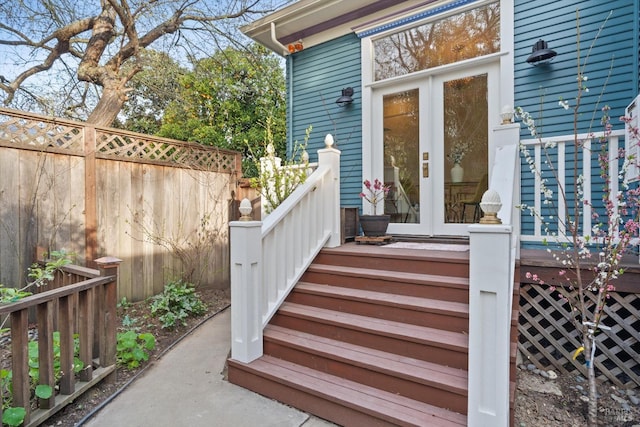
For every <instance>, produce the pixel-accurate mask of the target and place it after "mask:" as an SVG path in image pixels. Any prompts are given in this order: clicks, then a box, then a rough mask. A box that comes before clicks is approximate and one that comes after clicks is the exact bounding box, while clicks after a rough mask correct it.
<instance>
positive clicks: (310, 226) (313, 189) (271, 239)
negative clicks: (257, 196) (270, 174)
mask: <svg viewBox="0 0 640 427" xmlns="http://www.w3.org/2000/svg"><path fill="white" fill-rule="evenodd" d="M249 209H250V208H249ZM339 245H340V151H338V150H336V149H334V148H333V138H332V137H331V135H327V137H326V138H325V148H324V149H321V150H318V167H317V169H316V170H315V171H314V172H313V173H312V174H311V175H310V176H309V177H308V178H307V179H306V181H305V182H304V184H302V185H300V186H299V187H298V188H296V189H295V190H294V192H293V193H292V194H291V195H290V196H289V197H288V198H287V199H286V200H285V201H284V202H283V203H282V204H281V205H280V206H278V207H277V208H276V209H274V210H273V211H272V212H271V213H270V214H269V216H267V218H266V219H265V220H264V221H263V222H261V221H242V220H241V221H234V222H231V224H230V247H231V259H230V262H231V335H232V337H231V338H232V343H231V357H232V359H234V360H238V361H240V362H244V363H249V362H251V361H252V360H255V359H257V358H258V357H260V356H262V332H263V329H264V327H265V326H266V325H267V323H268V322H269V320H270V319H271V317H272V316H273V315H274V314H275V312H276V311H277V310H278V308H279V307H280V305H281V304H282V302H283V301H284V299H285V298H286V296H287V295H288V294H289V292H290V291H291V289H292V288H293V286H294V285H295V284H296V283H297V282H298V280H299V279H300V277H301V276H302V274H303V273H304V272H305V270H306V269H307V267H308V266H309V265H310V264H311V262H312V261H313V259H314V258H315V256H316V255H317V254H318V252H320V250H321V249H322V248H323V247H336V246H339Z"/></svg>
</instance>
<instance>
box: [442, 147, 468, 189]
mask: <svg viewBox="0 0 640 427" xmlns="http://www.w3.org/2000/svg"><path fill="white" fill-rule="evenodd" d="M470 151H471V146H470V144H469V143H468V142H460V143H454V144H453V146H452V147H451V151H450V153H449V154H447V159H448V160H449V161H450V162H451V163H453V167H452V168H451V182H462V180H463V178H464V169H463V168H462V166H461V164H462V159H464V156H466V155H467V154H468V153H469V152H470Z"/></svg>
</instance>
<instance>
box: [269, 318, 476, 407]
mask: <svg viewBox="0 0 640 427" xmlns="http://www.w3.org/2000/svg"><path fill="white" fill-rule="evenodd" d="M264 340H265V341H264V346H265V347H264V348H265V354H268V355H270V356H274V357H277V358H279V359H285V360H288V361H290V362H293V363H296V364H298V365H302V366H306V367H308V368H312V369H315V370H318V371H321V372H324V373H328V374H332V375H338V376H340V377H341V378H344V379H347V380H350V381H355V382H357V383H360V384H364V385H367V386H369V387H375V388H377V389H380V390H384V391H387V392H389V393H394V394H398V395H401V396H405V397H409V398H411V399H414V400H419V401H422V402H425V403H429V404H431V405H435V406H438V407H440V408H445V409H448V410H452V411H454V412H458V413H463V414H466V412H467V371H466V370H462V369H455V368H451V367H447V366H442V365H438V364H435V363H431V362H425V361H423V360H418V359H414V358H410V357H404V356H399V355H397V354H394V353H392V352H387V351H380V350H374V349H371V348H366V347H361V346H358V345H354V344H350V343H346V342H343V341H337V340H332V339H329V338H323V337H318V336H316V335H311V334H307V333H304V332H300V331H295V330H291V329H287V328H282V327H279V326H275V325H269V326H268V327H267V328H266V329H265V335H264Z"/></svg>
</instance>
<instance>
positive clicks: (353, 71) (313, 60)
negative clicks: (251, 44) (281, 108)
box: [287, 34, 362, 206]
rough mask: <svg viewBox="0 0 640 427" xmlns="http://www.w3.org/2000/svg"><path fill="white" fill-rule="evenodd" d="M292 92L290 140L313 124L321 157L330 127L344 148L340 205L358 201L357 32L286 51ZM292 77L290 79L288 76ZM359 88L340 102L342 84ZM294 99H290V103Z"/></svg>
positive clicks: (313, 141) (313, 148)
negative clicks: (345, 103)
mask: <svg viewBox="0 0 640 427" xmlns="http://www.w3.org/2000/svg"><path fill="white" fill-rule="evenodd" d="M287 61H291V63H288V64H287V70H289V75H288V76H287V80H288V84H289V90H290V91H292V92H291V94H290V104H289V108H290V110H289V112H288V116H289V120H290V122H289V123H290V127H289V141H290V144H292V142H293V141H298V142H302V141H303V140H304V135H305V130H306V129H307V128H308V127H309V126H313V130H312V132H311V137H310V139H309V145H308V150H307V151H308V152H309V155H310V160H311V161H316V160H317V154H316V152H317V150H318V149H320V148H323V147H324V138H325V135H326V134H327V133H330V134H332V135H333V137H334V140H335V147H336V148H338V149H339V150H340V151H341V152H342V155H341V167H340V175H341V185H340V187H341V205H342V206H360V205H361V201H360V198H359V197H358V194H359V193H360V191H361V188H362V186H361V179H362V113H361V111H362V97H361V92H360V88H361V85H362V84H361V82H362V79H361V74H362V67H361V60H360V39H359V38H358V37H357V36H356V35H355V34H350V35H346V36H343V37H340V38H338V39H335V40H331V41H329V42H326V43H323V44H321V45H318V46H314V47H312V48H310V49H305V50H303V51H301V52H298V53H295V54H293V55H291V56H289V57H287ZM289 79H290V80H289ZM346 87H352V88H353V89H354V91H355V93H354V95H353V100H354V101H353V103H352V104H351V105H350V106H348V107H340V106H338V105H337V104H336V103H335V101H336V99H338V97H339V96H340V95H341V91H342V89H343V88H346ZM291 100H292V104H291Z"/></svg>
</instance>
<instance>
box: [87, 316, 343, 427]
mask: <svg viewBox="0 0 640 427" xmlns="http://www.w3.org/2000/svg"><path fill="white" fill-rule="evenodd" d="M230 319H231V310H230V309H226V310H224V311H223V312H221V313H219V314H218V315H216V316H214V317H213V318H212V319H209V320H207V321H206V322H205V323H204V324H203V325H201V326H200V327H198V328H197V329H196V330H195V331H193V332H192V333H191V335H189V336H187V337H185V338H184V339H183V340H182V341H181V342H180V343H178V345H176V346H175V347H174V348H173V349H172V350H171V351H169V352H168V353H167V354H165V355H164V356H163V357H162V358H161V359H160V360H158V361H156V362H155V364H154V365H153V366H151V367H149V368H148V369H147V371H146V372H145V373H144V374H143V375H142V376H140V378H138V379H136V380H135V381H134V382H133V383H132V384H130V385H129V386H128V387H127V388H126V389H125V390H124V391H123V392H122V393H120V394H119V395H118V396H117V397H116V398H115V399H113V400H112V401H111V402H110V403H109V404H107V405H106V406H105V407H104V408H102V410H100V411H98V412H97V413H96V414H95V415H94V416H93V417H91V418H90V419H89V420H87V422H86V423H84V425H85V426H87V427H113V426H127V427H147V426H149V427H151V426H153V427H164V426H167V427H169V426H171V427H181V426H189V427H198V426H202V427H212V426H216V427H217V426H220V427H227V426H229V427H244V426H246V427H256V426H260V427H269V426H274V427H275V426H278V427H298V426H305V427H328V426H333V425H334V424H331V423H329V422H326V421H324V420H321V419H318V418H315V417H313V416H310V415H309V414H307V413H305V412H301V411H298V410H297V409H293V408H291V407H289V406H286V405H283V404H281V403H278V402H275V401H273V400H271V399H268V398H265V397H263V396H260V395H258V394H256V393H252V392H250V391H248V390H246V389H244V388H241V387H238V386H235V385H233V384H230V383H229V382H227V381H226V380H224V379H223V370H224V366H225V360H226V358H227V355H228V354H229V349H230V348H231V325H230V323H231V320H230Z"/></svg>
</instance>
